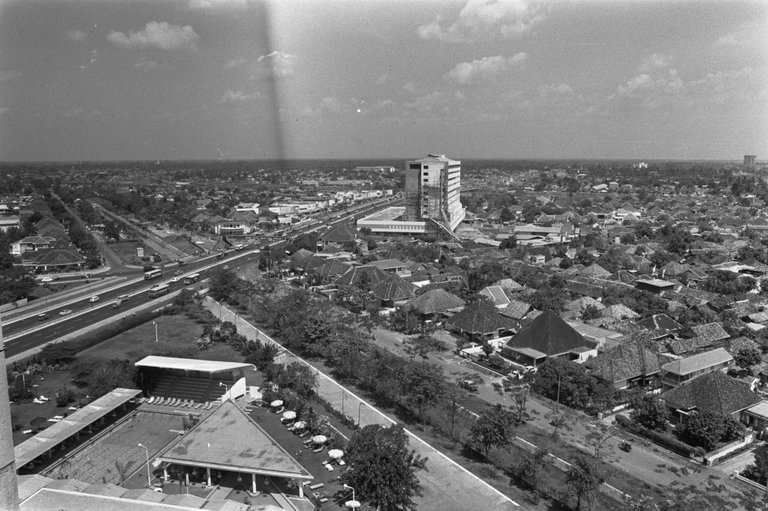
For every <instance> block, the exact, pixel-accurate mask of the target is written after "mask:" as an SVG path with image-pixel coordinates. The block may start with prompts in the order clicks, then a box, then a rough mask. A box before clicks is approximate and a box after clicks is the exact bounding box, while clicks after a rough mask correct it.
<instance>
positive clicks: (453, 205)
mask: <svg viewBox="0 0 768 511" xmlns="http://www.w3.org/2000/svg"><path fill="white" fill-rule="evenodd" d="M460 194H461V162H460V161H456V160H451V159H448V158H446V157H445V155H443V154H429V155H427V157H426V158H420V159H418V160H409V161H406V162H405V190H404V195H405V207H402V206H395V207H389V208H386V209H384V210H382V211H377V212H376V213H373V214H371V215H368V216H367V217H365V218H361V219H360V220H358V221H357V226H358V227H359V228H363V227H365V228H368V229H370V230H371V232H374V233H378V234H387V233H390V234H410V235H415V234H430V233H432V234H437V235H438V236H443V237H447V238H451V239H457V238H456V236H455V234H454V232H455V231H456V227H458V226H459V224H460V223H461V221H462V220H464V213H465V212H464V206H462V205H461V200H460Z"/></svg>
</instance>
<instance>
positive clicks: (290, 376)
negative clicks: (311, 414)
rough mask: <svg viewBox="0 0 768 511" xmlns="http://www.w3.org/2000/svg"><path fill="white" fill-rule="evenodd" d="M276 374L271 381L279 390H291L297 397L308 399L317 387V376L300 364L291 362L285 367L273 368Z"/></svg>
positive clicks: (307, 367)
mask: <svg viewBox="0 0 768 511" xmlns="http://www.w3.org/2000/svg"><path fill="white" fill-rule="evenodd" d="M273 367H275V369H276V372H277V374H276V375H274V376H273V381H274V382H275V383H277V384H278V385H279V386H280V388H286V389H291V390H292V391H294V392H295V393H296V394H297V395H298V396H300V397H302V398H305V399H306V398H308V397H310V396H311V395H312V394H313V393H314V392H315V387H317V374H316V373H315V372H314V371H312V369H311V368H310V367H309V366H307V365H305V364H302V363H300V362H291V363H290V364H288V365H287V366H280V365H278V366H273Z"/></svg>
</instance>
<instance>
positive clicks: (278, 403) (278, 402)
mask: <svg viewBox="0 0 768 511" xmlns="http://www.w3.org/2000/svg"><path fill="white" fill-rule="evenodd" d="M269 406H271V407H273V408H277V407H278V406H283V400H282V399H275V400H274V401H272V402H271V403H269Z"/></svg>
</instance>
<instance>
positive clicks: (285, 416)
mask: <svg viewBox="0 0 768 511" xmlns="http://www.w3.org/2000/svg"><path fill="white" fill-rule="evenodd" d="M295 418H296V412H294V411H293V410H288V411H287V412H283V419H286V420H293V419H295Z"/></svg>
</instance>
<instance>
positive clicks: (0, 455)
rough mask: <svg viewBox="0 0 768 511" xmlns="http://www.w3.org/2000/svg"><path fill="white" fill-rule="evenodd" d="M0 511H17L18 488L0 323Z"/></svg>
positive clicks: (0, 324) (0, 325)
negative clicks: (6, 510)
mask: <svg viewBox="0 0 768 511" xmlns="http://www.w3.org/2000/svg"><path fill="white" fill-rule="evenodd" d="M0 367H2V369H3V374H2V376H1V377H0V509H9V510H12V511H15V510H17V509H19V487H18V483H17V481H16V455H15V454H14V452H13V425H12V421H11V404H10V403H9V401H8V379H7V378H6V377H5V342H4V341H3V325H2V322H0Z"/></svg>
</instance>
